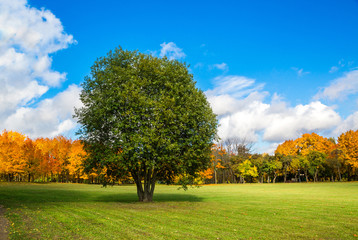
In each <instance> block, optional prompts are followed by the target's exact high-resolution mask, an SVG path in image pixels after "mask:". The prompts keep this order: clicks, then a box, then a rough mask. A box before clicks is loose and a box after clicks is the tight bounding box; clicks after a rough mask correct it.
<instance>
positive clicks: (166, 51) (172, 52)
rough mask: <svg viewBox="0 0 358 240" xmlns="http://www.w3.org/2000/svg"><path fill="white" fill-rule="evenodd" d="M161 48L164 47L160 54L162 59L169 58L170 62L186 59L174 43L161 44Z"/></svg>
mask: <svg viewBox="0 0 358 240" xmlns="http://www.w3.org/2000/svg"><path fill="white" fill-rule="evenodd" d="M160 46H161V47H162V49H161V50H160V54H159V56H160V57H164V56H167V57H168V58H169V59H170V60H173V59H181V58H185V57H186V55H185V53H184V52H183V50H182V49H181V48H179V47H177V45H176V44H175V43H173V42H169V43H166V42H164V43H162V44H160Z"/></svg>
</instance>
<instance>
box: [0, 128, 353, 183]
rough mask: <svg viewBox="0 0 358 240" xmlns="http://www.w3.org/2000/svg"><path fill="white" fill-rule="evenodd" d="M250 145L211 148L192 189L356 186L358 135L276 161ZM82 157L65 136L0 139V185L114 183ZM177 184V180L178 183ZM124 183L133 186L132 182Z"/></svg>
mask: <svg viewBox="0 0 358 240" xmlns="http://www.w3.org/2000/svg"><path fill="white" fill-rule="evenodd" d="M251 150H252V144H250V143H248V142H246V141H245V140H242V139H238V138H237V139H235V138H231V139H227V140H225V141H224V142H222V143H221V144H216V145H213V147H212V153H211V166H210V167H209V168H208V169H207V170H206V171H202V172H200V173H199V174H198V178H197V179H195V182H196V183H199V184H204V183H245V182H260V183H275V182H308V181H313V182H316V181H352V180H358V130H357V131H352V130H351V131H347V132H345V133H343V134H341V135H340V136H339V137H338V139H337V142H336V140H335V139H333V138H329V139H328V138H324V137H322V136H319V135H318V134H316V133H311V134H303V135H302V136H301V137H300V138H297V139H295V140H287V141H285V142H284V143H282V144H280V145H279V146H278V147H277V149H276V150H275V154H274V155H269V154H256V153H255V154H253V153H251ZM85 159H86V152H85V150H84V147H83V144H82V142H81V141H80V140H71V139H67V138H65V137H63V136H58V137H55V138H37V139H34V140H32V139H30V138H28V137H27V136H25V135H23V134H21V133H18V132H14V131H3V132H2V134H1V135H0V180H1V181H9V182H11V181H22V182H76V183H103V180H104V178H105V181H106V182H111V181H112V182H113V181H115V180H113V179H106V172H105V171H106V170H104V171H103V172H98V171H96V169H93V171H92V173H86V172H85V171H84V162H85ZM176 179H177V181H178V182H179V183H180V181H182V179H181V177H178V178H176ZM122 181H124V182H126V183H131V182H132V181H131V177H130V176H129V177H124V178H123V179H122Z"/></svg>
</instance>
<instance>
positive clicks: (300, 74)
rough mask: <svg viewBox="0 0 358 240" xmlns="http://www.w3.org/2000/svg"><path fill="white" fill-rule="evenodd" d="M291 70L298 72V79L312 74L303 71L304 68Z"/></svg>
mask: <svg viewBox="0 0 358 240" xmlns="http://www.w3.org/2000/svg"><path fill="white" fill-rule="evenodd" d="M291 69H292V70H293V71H295V72H296V74H297V76H298V77H302V76H304V75H307V74H310V72H305V71H303V68H296V67H292V68H291Z"/></svg>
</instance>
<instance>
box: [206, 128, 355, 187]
mask: <svg viewBox="0 0 358 240" xmlns="http://www.w3.org/2000/svg"><path fill="white" fill-rule="evenodd" d="M208 171H209V172H210V173H209V174H208ZM208 171H207V172H206V174H204V173H202V176H203V177H204V178H205V182H206V183H245V182H260V183H275V182H278V181H279V182H308V181H313V182H317V181H353V180H358V130H357V131H352V130H350V131H347V132H345V133H342V134H341V135H340V136H339V137H338V139H337V141H336V140H335V139H334V138H324V137H322V136H319V135H318V134H316V133H311V134H308V133H307V134H303V135H302V136H301V137H300V138H297V139H295V140H287V141H285V142H284V143H282V144H280V145H279V146H278V147H277V149H276V150H275V153H274V155H268V154H251V144H250V143H247V142H245V141H244V140H240V139H235V138H232V139H228V140H226V141H224V142H222V143H221V144H218V145H214V146H213V151H212V165H211V168H210V169H209V170H208Z"/></svg>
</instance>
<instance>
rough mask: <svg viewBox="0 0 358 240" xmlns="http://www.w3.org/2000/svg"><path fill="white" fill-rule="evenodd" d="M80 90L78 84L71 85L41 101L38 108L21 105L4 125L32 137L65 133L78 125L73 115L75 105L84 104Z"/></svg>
mask: <svg viewBox="0 0 358 240" xmlns="http://www.w3.org/2000/svg"><path fill="white" fill-rule="evenodd" d="M80 91H81V89H80V88H79V87H78V86H76V85H71V86H69V87H68V88H67V89H66V90H65V91H63V92H60V93H59V94H57V95H56V96H55V97H53V98H49V99H44V100H42V101H40V102H39V104H38V106H37V107H36V108H31V107H20V108H18V109H17V110H16V111H15V112H14V113H13V114H11V115H10V116H8V117H7V119H6V120H5V122H4V126H5V128H7V129H16V130H19V131H21V132H24V133H26V134H28V135H30V136H31V137H40V136H49V137H54V136H56V135H59V134H65V133H66V132H68V131H70V130H71V129H73V128H74V127H75V126H76V121H75V120H74V119H73V118H72V115H73V114H74V107H81V106H82V103H81V101H80V99H79V94H80Z"/></svg>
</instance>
